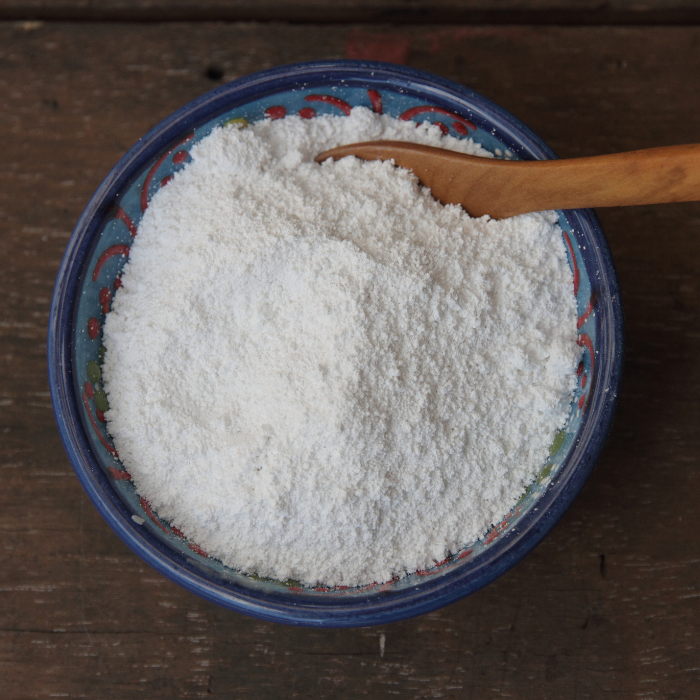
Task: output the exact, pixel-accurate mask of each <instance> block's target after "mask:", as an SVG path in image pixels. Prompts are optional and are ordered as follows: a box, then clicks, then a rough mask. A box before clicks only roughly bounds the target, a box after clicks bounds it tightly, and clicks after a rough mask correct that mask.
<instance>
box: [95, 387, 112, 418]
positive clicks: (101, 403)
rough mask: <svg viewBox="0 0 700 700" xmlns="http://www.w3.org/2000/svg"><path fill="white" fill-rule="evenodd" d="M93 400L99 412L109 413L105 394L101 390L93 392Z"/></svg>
mask: <svg viewBox="0 0 700 700" xmlns="http://www.w3.org/2000/svg"><path fill="white" fill-rule="evenodd" d="M93 400H94V402H95V407H96V408H99V409H100V411H102V413H105V412H106V411H109V402H108V401H107V394H105V393H104V391H102V389H100V390H99V391H96V392H95V396H94V397H93Z"/></svg>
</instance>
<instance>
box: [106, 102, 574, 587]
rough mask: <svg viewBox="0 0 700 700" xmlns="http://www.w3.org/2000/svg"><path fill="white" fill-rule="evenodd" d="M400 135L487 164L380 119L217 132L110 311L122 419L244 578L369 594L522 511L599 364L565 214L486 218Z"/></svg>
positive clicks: (138, 457) (157, 208) (142, 482)
mask: <svg viewBox="0 0 700 700" xmlns="http://www.w3.org/2000/svg"><path fill="white" fill-rule="evenodd" d="M377 138H388V139H403V140H407V141H414V142H420V143H426V144H433V145H438V146H441V147H444V148H451V149H454V150H460V151H463V152H467V153H472V154H481V155H485V154H486V153H485V151H483V150H482V149H481V148H480V147H479V146H478V145H476V144H475V143H473V142H472V141H469V140H456V139H453V138H449V137H443V136H442V135H441V134H440V132H439V130H438V129H437V128H436V127H418V128H416V127H415V125H414V124H412V123H407V122H399V121H397V120H393V119H390V118H388V117H386V116H378V115H375V114H373V113H371V112H370V111H368V110H366V109H362V108H357V109H354V110H353V111H352V114H351V115H350V116H349V117H329V116H323V117H318V118H316V119H312V120H303V119H300V118H298V117H288V118H286V119H283V120H278V121H269V120H268V121H264V122H260V123H257V124H253V125H252V126H249V127H247V128H245V129H238V128H236V127H226V128H219V129H216V130H214V131H213V132H212V133H211V135H209V136H207V137H206V138H205V139H203V140H202V141H201V142H200V143H199V144H197V145H196V146H194V147H193V149H192V153H191V155H192V161H191V162H190V163H189V164H188V165H187V166H186V167H185V168H184V169H183V170H182V171H180V172H179V173H177V174H176V175H175V177H174V179H173V180H172V181H171V182H170V183H169V184H168V185H167V187H164V188H163V189H161V190H160V191H159V192H158V193H157V194H156V195H155V196H154V197H153V200H152V201H151V203H150V205H149V207H148V209H147V211H146V213H145V215H144V218H143V221H142V223H141V225H140V227H139V230H138V235H137V237H136V239H135V241H134V244H133V246H132V249H131V254H130V258H129V261H128V263H127V265H126V267H125V269H124V274H123V277H122V285H123V286H122V288H121V289H120V290H119V291H118V292H117V294H116V297H115V300H114V304H113V307H112V311H111V312H110V313H109V314H108V315H107V319H106V322H105V329H104V344H105V346H106V348H107V352H106V355H105V360H104V368H103V369H104V371H103V375H104V383H105V389H106V391H107V393H108V396H109V403H110V410H109V411H108V412H107V413H106V418H107V424H108V429H109V432H110V434H111V435H112V436H113V438H114V442H115V445H116V447H117V449H118V451H119V454H120V457H121V459H122V460H123V462H124V465H125V466H126V468H127V469H128V471H129V472H130V473H131V475H132V477H133V478H134V481H135V484H136V487H137V490H138V492H139V493H140V494H141V495H143V496H144V497H145V498H146V499H148V500H149V501H150V502H151V504H152V506H153V507H154V508H155V509H156V511H157V512H158V514H159V515H160V516H162V517H164V518H166V519H168V520H169V521H170V522H171V523H172V524H173V525H174V526H176V527H178V528H179V529H180V530H182V531H183V533H184V534H185V535H187V536H188V537H189V538H191V539H192V540H193V541H194V542H196V543H197V544H199V545H200V546H201V547H203V548H204V549H206V550H207V552H208V553H209V554H210V555H211V556H214V557H216V558H219V559H221V560H222V561H223V562H224V563H225V564H227V565H230V566H232V567H235V568H237V569H239V570H242V571H244V572H251V573H252V572H255V573H257V574H258V575H260V576H270V577H274V578H278V579H282V580H284V579H287V578H292V579H297V580H300V581H303V582H305V583H308V584H316V583H318V582H322V583H324V584H327V585H347V586H353V585H360V584H367V583H371V582H373V581H377V582H382V581H386V580H389V579H391V578H392V577H393V576H395V575H402V574H404V573H406V572H412V571H415V570H417V569H423V568H426V567H429V566H432V565H433V564H434V562H435V561H439V560H442V559H444V558H445V556H447V554H448V553H449V552H454V551H456V550H457V549H459V547H460V546H462V545H464V544H465V543H468V542H470V541H473V540H474V539H476V538H477V537H479V536H481V535H482V534H483V533H484V532H485V531H486V530H487V529H488V528H489V526H490V525H491V524H492V523H495V522H498V521H499V520H500V519H501V518H502V517H503V516H504V515H505V513H506V512H507V511H508V510H509V509H510V508H511V507H512V506H513V505H514V504H515V502H516V501H517V500H518V498H519V496H520V495H521V494H522V492H523V490H524V489H525V488H526V487H527V485H528V484H529V483H530V482H531V481H532V479H533V478H534V476H535V474H536V473H537V472H538V470H539V469H541V468H542V466H543V465H544V463H545V461H546V459H547V456H548V449H549V446H550V445H551V443H552V440H553V438H554V435H555V433H556V431H557V430H559V429H561V427H562V426H563V425H564V424H565V422H566V419H567V416H568V412H569V406H570V401H571V395H572V390H573V387H574V383H575V366H576V363H577V361H578V357H579V350H578V347H577V345H576V314H575V300H574V296H573V293H572V275H571V272H570V270H569V267H568V264H567V259H566V253H565V248H564V244H563V241H562V235H561V231H560V229H559V228H558V227H557V226H556V224H555V221H556V217H555V216H554V215H553V214H552V213H545V214H532V215H527V216H520V217H516V218H513V219H508V220H504V221H492V220H489V219H488V217H484V218H481V219H471V218H470V217H469V216H467V215H466V214H465V213H464V211H463V210H462V209H461V208H460V207H456V206H442V205H440V204H438V203H437V202H436V201H435V200H434V199H433V198H432V196H431V195H430V192H429V191H428V190H426V189H425V188H422V187H421V186H420V185H419V184H418V182H417V180H416V178H415V177H414V176H413V175H412V174H411V173H409V172H407V171H405V170H401V169H398V168H395V167H393V166H392V165H391V164H390V163H382V162H378V161H375V162H362V161H359V160H357V159H355V158H345V159H342V160H340V161H337V162H332V161H329V162H326V163H324V164H323V165H318V164H316V163H314V162H313V158H314V156H315V155H316V154H317V153H319V152H320V151H322V150H324V149H327V148H331V147H334V146H337V145H340V144H343V143H350V142H353V141H361V140H371V139H377Z"/></svg>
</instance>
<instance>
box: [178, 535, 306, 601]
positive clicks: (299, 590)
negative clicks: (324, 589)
mask: <svg viewBox="0 0 700 700" xmlns="http://www.w3.org/2000/svg"><path fill="white" fill-rule="evenodd" d="M191 546H192V545H190V547H191ZM287 590H288V591H292V593H303V592H304V589H303V588H300V587H299V586H287Z"/></svg>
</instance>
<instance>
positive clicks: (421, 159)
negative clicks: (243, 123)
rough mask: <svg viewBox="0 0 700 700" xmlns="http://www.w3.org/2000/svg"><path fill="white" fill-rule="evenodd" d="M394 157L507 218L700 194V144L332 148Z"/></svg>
mask: <svg viewBox="0 0 700 700" xmlns="http://www.w3.org/2000/svg"><path fill="white" fill-rule="evenodd" d="M350 155H352V156H356V157H357V158H361V159H362V160H393V161H394V162H395V163H396V165H400V166H401V167H402V168H406V169H407V170H411V171H413V173H414V174H415V175H416V176H417V177H418V179H419V180H420V181H421V182H422V183H423V185H425V186H426V187H429V188H430V190H431V192H432V193H433V196H434V197H435V198H436V199H437V200H439V201H440V202H442V203H443V204H461V205H462V207H464V209H465V210H466V211H467V213H469V214H470V215H471V216H483V215H484V214H489V215H490V216H491V217H492V218H494V219H504V218H506V217H508V216H515V215H516V214H525V213H527V212H531V211H543V210H546V209H578V208H581V207H619V206H628V205H632V204H660V203H662V202H690V201H695V200H699V199H700V144H692V145H687V146H666V147H664V148H649V149H646V150H643V151H630V152H629V153H615V154H612V155H607V156H593V157H589V158H573V159H570V160H534V161H513V160H496V159H494V158H480V157H478V156H468V155H464V154H463V153H455V152H454V151H446V150H444V149H442V148H433V147H431V146H421V145H418V144H414V143H404V142H402V141H367V142H365V143H353V144H350V145H348V146H340V147H338V148H332V149H331V150H329V151H324V152H323V153H321V154H320V155H318V156H317V157H316V161H317V162H319V163H320V162H322V161H324V160H326V159H327V158H334V159H336V160H337V159H339V158H343V157H344V156H350Z"/></svg>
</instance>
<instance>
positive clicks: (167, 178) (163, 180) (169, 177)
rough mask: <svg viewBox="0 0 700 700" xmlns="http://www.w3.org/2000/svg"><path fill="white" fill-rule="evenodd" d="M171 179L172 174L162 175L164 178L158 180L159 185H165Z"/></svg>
mask: <svg viewBox="0 0 700 700" xmlns="http://www.w3.org/2000/svg"><path fill="white" fill-rule="evenodd" d="M172 179H173V176H172V175H168V177H164V178H163V179H162V180H161V181H160V186H161V187H165V186H166V185H167V184H168V183H169V182H170V181H171V180H172Z"/></svg>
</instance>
